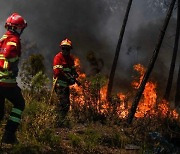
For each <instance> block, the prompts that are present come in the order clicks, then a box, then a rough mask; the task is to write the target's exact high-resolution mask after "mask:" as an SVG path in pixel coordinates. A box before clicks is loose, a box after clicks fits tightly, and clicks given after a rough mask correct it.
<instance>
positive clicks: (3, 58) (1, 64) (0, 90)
mask: <svg viewBox="0 0 180 154" xmlns="http://www.w3.org/2000/svg"><path fill="white" fill-rule="evenodd" d="M26 26H27V23H26V21H25V20H24V19H23V17H22V16H20V15H19V14H18V13H13V14H12V15H11V16H9V17H8V18H7V20H6V23H5V28H6V30H7V31H6V33H5V34H4V35H3V36H2V38H1V39H0V121H2V119H3V117H4V104H5V99H8V100H9V101H10V102H11V103H12V104H13V108H12V110H11V113H10V115H9V119H8V121H7V123H6V126H5V132H4V134H3V136H2V140H1V142H2V143H6V144H14V143H17V142H18V141H17V138H16V134H15V133H16V131H17V128H18V126H19V124H20V121H21V115H22V112H23V110H24V107H25V101H24V98H23V96H22V94H21V89H20V88H19V87H18V85H17V82H16V77H17V75H18V62H19V59H20V56H21V43H20V36H21V34H22V32H23V30H24V29H25V28H26Z"/></svg>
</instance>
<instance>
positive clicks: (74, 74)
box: [71, 69, 79, 78]
mask: <svg viewBox="0 0 180 154" xmlns="http://www.w3.org/2000/svg"><path fill="white" fill-rule="evenodd" d="M71 73H72V75H73V77H74V78H78V77H79V75H78V74H77V72H76V70H75V69H72V71H71Z"/></svg>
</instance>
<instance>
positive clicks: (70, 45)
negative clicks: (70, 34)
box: [60, 38, 72, 48]
mask: <svg viewBox="0 0 180 154" xmlns="http://www.w3.org/2000/svg"><path fill="white" fill-rule="evenodd" d="M60 46H61V47H62V46H69V47H71V48H72V42H71V41H70V40H69V39H67V38H66V39H65V40H63V41H62V42H60Z"/></svg>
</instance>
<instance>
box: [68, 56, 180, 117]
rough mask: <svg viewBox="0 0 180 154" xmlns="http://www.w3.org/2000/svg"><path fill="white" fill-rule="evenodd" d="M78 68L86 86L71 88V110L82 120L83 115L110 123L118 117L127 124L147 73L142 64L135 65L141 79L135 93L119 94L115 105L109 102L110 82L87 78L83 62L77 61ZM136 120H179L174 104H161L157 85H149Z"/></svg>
mask: <svg viewBox="0 0 180 154" xmlns="http://www.w3.org/2000/svg"><path fill="white" fill-rule="evenodd" d="M75 64H76V67H77V70H78V73H79V74H80V76H79V80H80V81H81V83H82V85H81V86H78V85H74V86H72V87H71V91H72V93H71V102H72V105H71V109H72V110H74V111H75V112H74V113H75V114H76V115H77V116H78V117H80V114H79V113H81V114H82V113H85V114H86V116H85V118H88V119H89V118H90V119H93V120H94V119H100V120H102V119H104V118H105V119H106V118H107V117H118V119H120V120H125V119H126V117H127V115H128V113H129V109H130V107H131V104H132V101H133V100H132V98H133V97H134V94H135V93H136V90H137V89H138V88H139V85H140V83H141V81H142V79H143V75H144V73H145V71H146V69H145V67H144V66H142V65H141V64H137V65H134V70H135V71H136V72H137V73H138V76H137V77H135V78H134V80H133V81H132V83H131V86H132V87H133V89H134V90H133V91H131V92H129V93H123V92H119V93H117V94H115V95H113V98H112V100H111V102H108V101H107V100H106V90H107V78H105V77H104V76H103V75H101V74H97V75H95V76H93V77H86V74H84V73H81V70H80V61H79V59H78V58H76V62H75ZM135 117H136V118H137V119H138V118H151V117H158V118H159V117H161V118H167V117H169V118H171V119H178V117H179V115H178V113H177V112H176V111H175V110H173V109H171V107H170V103H169V102H167V101H165V100H161V101H160V97H158V93H157V83H155V82H153V81H148V82H147V84H146V86H145V90H144V92H143V96H142V99H141V100H140V103H139V106H138V108H137V111H136V114H135Z"/></svg>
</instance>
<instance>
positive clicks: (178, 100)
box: [175, 66, 180, 107]
mask: <svg viewBox="0 0 180 154" xmlns="http://www.w3.org/2000/svg"><path fill="white" fill-rule="evenodd" d="M175 107H180V66H179V72H178V79H177V87H176V95H175Z"/></svg>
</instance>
